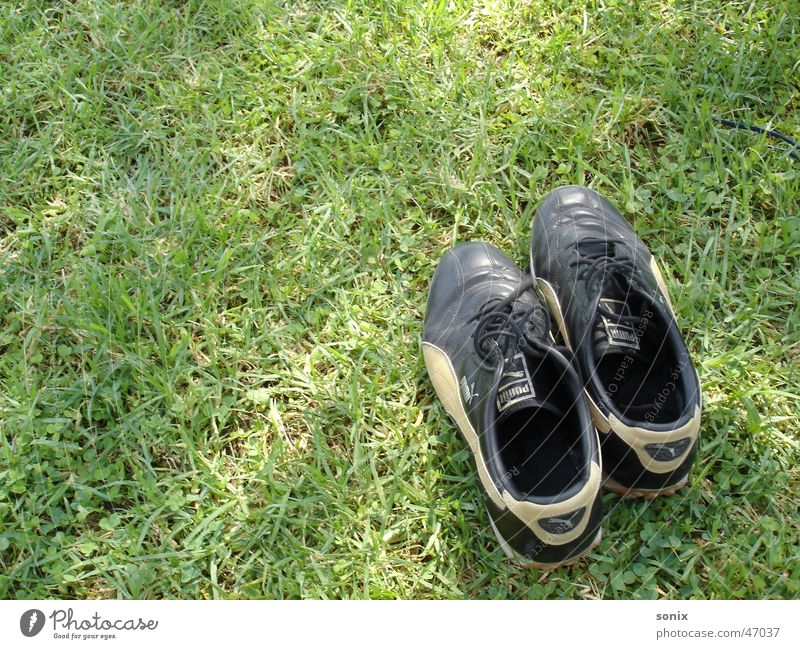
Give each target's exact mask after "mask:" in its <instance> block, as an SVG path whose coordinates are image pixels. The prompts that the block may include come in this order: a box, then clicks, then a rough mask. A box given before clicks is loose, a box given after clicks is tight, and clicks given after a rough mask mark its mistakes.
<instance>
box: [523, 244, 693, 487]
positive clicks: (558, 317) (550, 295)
mask: <svg viewBox="0 0 800 649" xmlns="http://www.w3.org/2000/svg"><path fill="white" fill-rule="evenodd" d="M650 268H651V270H652V272H653V275H655V277H656V283H657V284H658V287H659V290H661V292H662V293H663V294H664V296H665V297H666V300H667V304H668V305H669V309H670V311H672V314H673V317H674V315H675V310H674V309H673V308H672V302H671V301H670V299H669V293H668V292H667V287H666V283H665V282H664V278H663V276H662V275H661V270H660V269H659V268H658V264H656V261H655V258H652V259H651V263H650ZM530 272H531V277H532V278H533V283H534V286H535V287H536V293H537V294H538V295H539V297H540V298H541V299H542V301H543V302H544V303H545V305H547V309H548V311H550V313H551V314H553V315H554V316H555V318H553V319H554V320H555V322H556V326H557V327H558V331H559V332H560V333H561V337H562V338H563V339H564V343H565V344H566V345H567V347H569V348H570V349H573V347H572V344H571V342H570V338H569V333H568V332H567V327H566V324H565V323H564V315H563V313H562V312H561V305H560V304H559V303H558V297H557V294H556V292H555V289H554V288H553V286H552V284H550V282H548V281H547V280H544V279H539V278H537V277H536V273H535V272H534V271H533V254H531V256H530ZM544 286H546V287H547V289H548V290H547V291H545V290H544V288H543V287H544ZM583 394H584V396H585V397H586V399H587V400H588V402H589V403H590V404H591V405H592V406H594V408H597V406H595V405H594V401H593V400H592V396H591V395H590V394H589V392H588V390H586V389H585V388H584V390H583ZM590 410H592V411H593V409H592V408H590ZM688 481H689V476H688V475H687V476H684V478H683V479H682V480H680V481H679V482H676V483H675V484H672V485H667V486H666V487H662V488H660V489H636V488H632V487H626V486H625V485H622V484H620V483H619V482H617V481H616V480H614V479H613V478H612V477H611V476H610V475H609V476H606V478H605V482H604V485H603V486H604V487H605V488H606V489H607V490H608V491H612V492H614V493H616V494H619V495H621V496H625V497H627V498H656V497H657V496H671V495H673V494H674V493H675V492H677V491H679V490H680V489H682V488H683V487H684V486H685V485H686V483H687V482H688Z"/></svg>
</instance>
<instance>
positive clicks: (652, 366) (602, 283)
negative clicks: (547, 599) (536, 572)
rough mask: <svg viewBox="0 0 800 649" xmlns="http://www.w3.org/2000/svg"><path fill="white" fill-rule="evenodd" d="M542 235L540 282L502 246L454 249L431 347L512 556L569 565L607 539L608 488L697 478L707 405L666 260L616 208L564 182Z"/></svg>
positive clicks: (446, 263) (639, 491) (431, 367)
mask: <svg viewBox="0 0 800 649" xmlns="http://www.w3.org/2000/svg"><path fill="white" fill-rule="evenodd" d="M532 229H533V235H532V240H531V260H530V269H531V271H530V274H527V273H525V272H523V271H522V270H520V268H518V267H517V265H516V264H515V263H514V262H513V261H512V260H511V259H509V258H508V257H507V256H506V255H505V254H503V253H502V252H501V251H500V250H498V249H497V248H495V247H494V246H492V245H490V244H488V243H479V242H474V243H467V244H462V245H459V246H456V247H455V248H453V249H452V250H450V251H448V252H447V253H446V254H445V255H444V257H443V258H442V260H441V262H440V263H439V266H438V267H437V269H436V272H435V274H434V276H433V280H432V281H431V287H430V294H429V297H428V307H427V311H426V315H425V326H424V333H423V343H422V350H423V355H424V357H425V365H426V367H427V369H428V374H429V375H430V378H431V381H432V383H433V386H434V388H435V390H436V394H437V395H438V397H439V399H440V400H441V401H442V403H443V405H444V407H445V409H446V410H447V412H448V413H449V414H450V416H451V417H452V418H453V420H454V421H455V423H456V425H457V426H458V428H459V430H460V431H461V433H462V434H463V436H464V438H465V439H466V440H467V443H468V444H469V447H470V450H471V451H472V454H473V456H474V459H475V463H476V465H477V469H478V477H479V480H480V484H481V486H482V488H483V490H484V491H485V492H486V495H487V501H486V502H487V509H488V512H489V518H490V521H491V525H492V528H493V529H494V531H495V534H496V535H497V538H498V540H499V541H500V544H501V546H502V548H503V550H504V551H505V553H506V554H507V555H509V556H522V557H526V558H527V559H529V560H530V561H531V562H532V563H534V564H535V565H539V566H554V565H559V564H563V563H568V562H571V561H574V560H575V559H577V558H579V557H581V556H583V555H585V554H587V553H588V552H590V551H591V549H592V548H593V547H594V546H595V545H597V544H598V543H599V542H600V538H601V519H602V507H601V500H600V494H601V487H602V486H605V487H606V488H608V489H611V490H612V491H616V492H619V493H623V494H627V495H635V496H647V497H652V496H657V495H666V494H671V493H674V492H675V491H677V490H678V489H680V488H681V487H682V486H683V485H685V484H686V482H687V480H688V475H689V470H690V468H691V465H692V462H693V460H694V456H695V453H696V449H697V437H698V433H699V429H700V411H701V396H700V385H699V380H698V376H697V372H696V370H695V368H694V365H693V364H692V360H691V358H690V356H689V352H688V350H687V349H686V345H685V343H684V341H683V338H682V336H681V334H680V331H679V330H678V326H677V324H676V322H675V316H674V313H673V311H672V307H671V305H670V302H669V297H668V295H667V290H666V287H665V285H664V281H663V278H662V276H661V273H660V272H659V270H658V267H657V265H656V263H655V260H654V259H653V256H652V255H651V254H650V252H649V250H648V249H647V247H646V246H645V245H644V243H643V242H642V241H641V239H639V237H637V236H636V234H635V233H634V231H633V229H632V228H631V227H630V226H629V225H628V223H627V222H626V221H625V219H624V218H623V217H622V215H621V214H620V213H619V212H618V211H617V210H616V209H615V208H614V206H613V205H612V204H611V203H609V202H608V201H607V200H606V199H605V198H603V197H602V196H600V195H599V194H597V193H596V192H594V191H592V190H590V189H587V188H585V187H577V186H571V187H563V188H560V189H557V190H555V191H553V192H551V193H550V194H548V195H547V196H546V197H545V199H544V200H543V201H542V203H541V205H540V206H539V209H538V210H537V212H536V215H535V216H534V219H533V226H532ZM553 321H554V323H555V326H556V327H557V329H558V332H559V333H560V337H561V338H562V340H563V342H564V346H560V345H557V344H556V343H555V337H554V336H553V331H552V329H551V322H553ZM598 433H599V435H598ZM601 456H602V459H601Z"/></svg>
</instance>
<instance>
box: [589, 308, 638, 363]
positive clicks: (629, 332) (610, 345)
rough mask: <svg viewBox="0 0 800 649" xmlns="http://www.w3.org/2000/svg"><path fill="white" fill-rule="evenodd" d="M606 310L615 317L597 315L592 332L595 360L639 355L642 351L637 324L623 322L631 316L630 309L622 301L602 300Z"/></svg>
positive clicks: (602, 314)
mask: <svg viewBox="0 0 800 649" xmlns="http://www.w3.org/2000/svg"><path fill="white" fill-rule="evenodd" d="M600 304H601V305H602V306H603V307H604V310H605V311H607V312H610V313H611V314H613V315H606V314H604V313H600V312H598V313H597V317H596V320H595V324H594V329H593V331H592V342H593V346H594V356H595V358H600V357H601V356H606V355H609V354H628V355H632V356H636V355H638V353H639V352H640V351H641V348H640V345H639V337H640V335H641V332H639V331H637V329H636V323H632V322H622V321H621V320H620V318H621V317H622V316H630V315H631V311H630V307H629V306H628V305H627V304H626V303H625V302H624V301H622V300H616V299H611V298H600Z"/></svg>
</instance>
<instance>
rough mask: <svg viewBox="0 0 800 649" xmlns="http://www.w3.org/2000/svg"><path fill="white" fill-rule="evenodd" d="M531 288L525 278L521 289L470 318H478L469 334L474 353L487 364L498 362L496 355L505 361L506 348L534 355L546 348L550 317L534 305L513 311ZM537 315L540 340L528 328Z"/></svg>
mask: <svg viewBox="0 0 800 649" xmlns="http://www.w3.org/2000/svg"><path fill="white" fill-rule="evenodd" d="M531 288H533V278H532V277H531V278H528V279H526V280H525V282H524V283H523V284H522V286H520V287H519V289H518V290H517V291H516V292H514V293H513V294H511V295H509V296H508V297H506V298H495V299H492V300H490V301H489V302H487V303H486V305H484V307H483V308H482V309H481V311H480V312H479V313H478V314H477V315H476V316H475V317H474V318H473V320H477V319H479V320H478V326H477V327H476V328H475V333H474V335H473V343H474V345H475V351H476V352H477V353H478V355H479V356H480V357H481V358H482V359H483V360H484V361H486V362H487V363H489V364H490V365H496V364H497V363H498V362H500V360H501V358H500V354H502V357H503V358H507V357H508V356H509V350H510V349H513V350H515V351H517V350H519V351H524V352H527V353H537V352H542V351H544V349H545V348H546V347H547V346H548V343H547V340H546V337H547V332H548V331H550V314H549V313H548V312H547V309H545V308H544V307H543V306H542V305H541V304H539V303H535V304H532V305H530V307H526V308H524V309H518V310H516V311H515V310H514V302H515V301H516V300H518V299H519V297H520V295H522V294H523V293H524V292H525V291H528V290H530V289H531ZM537 314H541V316H542V318H543V319H544V325H545V326H544V336H543V337H541V338H540V337H537V336H535V335H533V331H532V328H531V327H530V324H531V322H532V321H533V319H534V316H535V315H537ZM492 343H494V344H492ZM498 351H499V354H498Z"/></svg>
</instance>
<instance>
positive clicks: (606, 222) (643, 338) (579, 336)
mask: <svg viewBox="0 0 800 649" xmlns="http://www.w3.org/2000/svg"><path fill="white" fill-rule="evenodd" d="M532 229H533V235H532V240H531V270H532V272H533V274H534V275H535V277H536V285H537V289H538V291H539V293H540V294H541V296H542V298H543V299H544V301H545V302H546V304H547V306H548V308H549V310H550V312H551V314H552V315H553V317H554V318H555V320H556V323H557V325H558V327H559V329H560V331H561V334H562V336H563V338H564V340H565V342H566V343H567V345H569V346H570V347H571V348H572V350H573V352H574V353H575V357H576V360H577V363H578V366H579V368H580V371H581V374H582V376H583V378H584V381H585V388H586V395H587V397H588V402H589V407H590V409H591V412H592V417H593V419H594V423H595V425H596V426H597V429H598V430H599V432H600V442H601V451H602V454H603V466H604V470H605V471H606V472H607V477H606V487H607V488H609V489H611V490H612V491H616V492H618V493H624V494H627V495H634V496H656V495H660V494H664V495H666V494H671V493H674V492H675V491H677V490H678V489H680V488H681V487H682V486H683V485H685V484H686V482H687V480H688V476H689V470H690V469H691V466H692V462H693V461H694V457H695V453H696V450H697V438H698V434H699V431H700V412H701V396H700V381H699V378H698V375H697V371H696V370H695V367H694V365H693V364H692V359H691V358H690V356H689V352H688V350H687V349H686V344H685V343H684V340H683V337H682V336H681V333H680V331H679V329H678V325H677V324H676V322H675V316H674V313H673V311H672V306H671V304H670V302H669V297H668V295H667V289H666V286H665V284H664V280H663V278H662V276H661V273H660V271H659V269H658V266H657V265H656V262H655V259H654V258H653V256H652V255H651V254H650V251H649V250H648V249H647V246H645V244H644V243H643V242H642V240H641V239H639V237H637V236H636V233H635V232H634V231H633V229H632V228H631V226H630V225H628V223H627V221H625V219H624V218H623V216H622V215H621V214H620V213H619V212H618V211H617V209H616V208H615V207H614V206H613V205H612V204H611V203H610V202H609V201H607V200H606V199H605V198H603V197H602V196H601V195H600V194H598V193H597V192H595V191H592V190H591V189H587V188H586V187H574V186H573V187H562V188H560V189H556V190H554V191H552V192H550V193H549V194H548V195H547V196H546V197H545V198H544V200H543V201H542V203H541V205H540V206H539V209H538V210H537V212H536V214H535V215H534V217H533V228H532Z"/></svg>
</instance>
